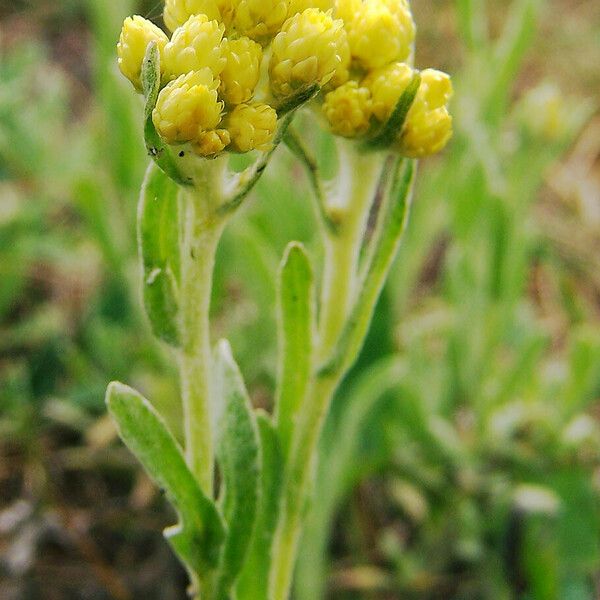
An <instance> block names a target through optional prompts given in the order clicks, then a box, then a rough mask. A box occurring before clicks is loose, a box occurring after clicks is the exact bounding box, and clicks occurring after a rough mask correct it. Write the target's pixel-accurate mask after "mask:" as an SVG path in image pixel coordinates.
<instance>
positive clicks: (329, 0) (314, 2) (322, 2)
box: [288, 0, 335, 17]
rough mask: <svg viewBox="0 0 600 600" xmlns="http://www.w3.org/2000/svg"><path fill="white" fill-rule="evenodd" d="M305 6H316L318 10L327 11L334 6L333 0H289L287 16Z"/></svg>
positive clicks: (305, 7)
mask: <svg viewBox="0 0 600 600" xmlns="http://www.w3.org/2000/svg"><path fill="white" fill-rule="evenodd" d="M307 8H318V9H319V10H320V11H323V12H327V11H328V10H333V9H334V8H335V0H291V2H290V10H289V12H288V16H290V17H293V16H294V15H297V14H298V13H301V12H304V11H305V10H306V9H307Z"/></svg>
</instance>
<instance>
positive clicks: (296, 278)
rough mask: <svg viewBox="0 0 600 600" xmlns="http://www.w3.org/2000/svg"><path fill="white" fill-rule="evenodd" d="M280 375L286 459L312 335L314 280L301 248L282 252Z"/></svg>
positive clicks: (279, 407)
mask: <svg viewBox="0 0 600 600" xmlns="http://www.w3.org/2000/svg"><path fill="white" fill-rule="evenodd" d="M277 292H278V329H279V331H278V333H279V357H280V359H279V360H280V363H279V374H278V383H277V399H276V408H275V411H276V412H275V414H276V422H277V430H278V432H279V438H280V440H281V445H282V448H283V452H284V454H285V455H287V454H288V452H289V446H290V440H291V437H292V432H293V429H294V425H295V423H296V420H297V417H298V413H299V411H300V409H301V407H302V401H303V399H304V397H305V395H306V391H307V388H308V384H309V380H310V375H311V370H312V356H313V346H314V344H313V342H314V339H313V338H314V331H315V325H314V322H315V318H316V315H315V305H314V277H313V272H312V268H311V265H310V260H309V258H308V255H307V254H306V251H305V250H304V247H303V246H302V244H299V243H298V242H292V243H291V244H289V246H288V247H287V249H286V251H285V255H284V257H283V261H282V263H281V268H280V271H279V280H278V290H277Z"/></svg>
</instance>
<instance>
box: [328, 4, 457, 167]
mask: <svg viewBox="0 0 600 600" xmlns="http://www.w3.org/2000/svg"><path fill="white" fill-rule="evenodd" d="M335 16H336V17H337V18H338V19H340V20H341V21H342V22H343V24H344V31H345V32H346V37H347V42H348V47H349V53H350V60H349V61H348V63H346V64H345V68H346V72H347V73H348V72H349V73H350V80H348V76H346V77H345V78H344V77H340V78H337V77H336V78H334V79H333V80H332V82H331V85H330V87H333V88H334V89H331V90H326V93H325V96H324V99H323V103H322V112H323V114H324V116H325V118H326V120H327V122H328V123H329V126H330V129H331V131H332V132H333V133H334V134H336V135H341V136H344V137H348V138H357V137H364V136H366V135H371V134H375V133H376V132H377V131H378V130H379V129H380V128H381V127H382V126H384V125H385V123H386V122H387V120H388V119H389V118H390V116H391V114H392V112H393V111H394V108H395V107H396V105H397V103H398V101H399V100H400V97H401V96H402V94H403V92H404V91H405V90H406V88H407V87H408V85H409V84H410V82H411V81H412V79H413V77H414V75H415V70H414V69H413V68H412V67H411V66H410V62H411V60H412V47H413V43H414V39H415V24H414V21H413V17H412V14H411V10H410V6H409V3H408V0H336V6H335ZM338 22H339V21H338ZM451 96H452V84H451V81H450V78H449V77H448V75H446V74H445V73H441V72H440V71H435V70H433V69H426V70H424V71H423V72H421V86H420V88H419V90H418V92H417V96H416V98H415V101H414V103H413V106H412V107H411V109H410V111H409V113H408V116H407V119H406V122H405V124H404V127H403V128H402V130H401V131H399V132H398V136H397V138H396V143H395V147H396V150H398V151H399V152H401V153H402V154H404V155H405V156H410V157H422V156H427V155H429V154H434V153H436V152H439V151H440V150H442V149H443V148H444V146H445V145H446V144H447V142H448V140H449V139H450V137H451V135H452V117H451V116H450V113H449V112H448V107H447V105H448V102H449V100H450V98H451Z"/></svg>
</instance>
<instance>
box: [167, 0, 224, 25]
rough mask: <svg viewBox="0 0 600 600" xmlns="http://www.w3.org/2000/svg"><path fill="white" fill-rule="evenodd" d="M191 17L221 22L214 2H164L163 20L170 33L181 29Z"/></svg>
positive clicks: (199, 0)
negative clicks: (204, 16)
mask: <svg viewBox="0 0 600 600" xmlns="http://www.w3.org/2000/svg"><path fill="white" fill-rule="evenodd" d="M192 15H206V16H207V17H208V18H209V20H213V19H215V20H217V21H220V20H221V12H220V10H219V6H218V3H217V2H216V0H165V10H164V13H163V19H164V21H165V25H166V26H167V27H168V28H169V29H170V30H171V31H175V30H176V29H177V28H178V27H181V26H182V25H183V24H184V23H186V22H187V20H188V19H189V18H190V17H191V16H192Z"/></svg>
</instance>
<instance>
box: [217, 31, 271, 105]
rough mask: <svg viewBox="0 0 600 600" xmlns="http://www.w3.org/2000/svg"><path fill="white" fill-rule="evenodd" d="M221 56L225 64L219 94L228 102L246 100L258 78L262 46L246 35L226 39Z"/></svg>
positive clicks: (235, 102) (250, 95)
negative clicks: (235, 38)
mask: <svg viewBox="0 0 600 600" xmlns="http://www.w3.org/2000/svg"><path fill="white" fill-rule="evenodd" d="M223 56H224V57H225V59H226V66H225V69H224V71H223V72H222V73H221V89H220V91H221V96H222V97H223V99H224V100H225V102H227V103H228V104H241V103H242V102H248V100H250V99H251V98H252V96H253V95H254V90H255V89H256V86H257V84H258V80H259V78H260V65H261V62H262V58H263V51H262V47H261V46H260V44H258V43H256V42H254V41H253V40H251V39H250V38H247V37H241V38H238V39H237V40H227V41H225V43H224V44H223Z"/></svg>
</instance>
